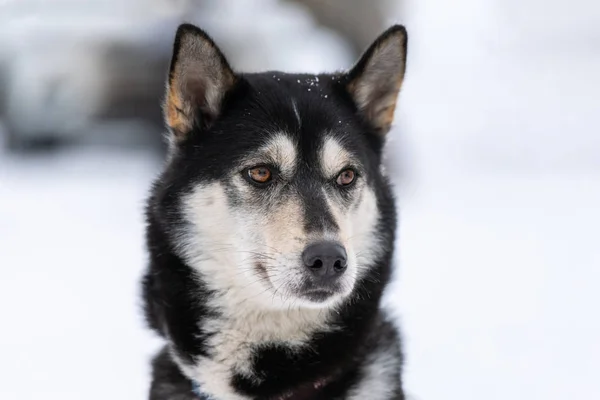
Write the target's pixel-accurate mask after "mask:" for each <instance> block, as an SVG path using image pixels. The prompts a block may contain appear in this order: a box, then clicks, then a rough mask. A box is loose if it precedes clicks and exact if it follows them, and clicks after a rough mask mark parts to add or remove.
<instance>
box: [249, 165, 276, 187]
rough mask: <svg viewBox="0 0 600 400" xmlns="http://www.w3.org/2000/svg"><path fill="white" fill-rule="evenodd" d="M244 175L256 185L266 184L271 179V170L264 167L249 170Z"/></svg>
mask: <svg viewBox="0 0 600 400" xmlns="http://www.w3.org/2000/svg"><path fill="white" fill-rule="evenodd" d="M246 174H247V176H248V178H249V179H250V180H251V181H253V182H256V183H268V182H269V181H270V180H271V179H272V178H273V174H272V173H271V170H270V169H269V168H268V167H265V166H258V167H253V168H249V169H247V170H246Z"/></svg>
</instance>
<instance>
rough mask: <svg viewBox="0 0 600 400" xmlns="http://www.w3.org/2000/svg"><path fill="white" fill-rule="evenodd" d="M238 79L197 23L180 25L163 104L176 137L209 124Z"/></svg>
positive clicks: (184, 135)
mask: <svg viewBox="0 0 600 400" xmlns="http://www.w3.org/2000/svg"><path fill="white" fill-rule="evenodd" d="M235 82H236V75H235V74H234V72H233V71H232V69H231V68H230V67H229V64H228V63H227V60H226V59H225V56H223V53H221V51H220V50H219V48H218V47H217V46H216V45H215V43H214V42H213V40H212V39H211V38H210V37H209V36H208V35H207V34H206V33H205V32H204V31H202V30H201V29H199V28H197V27H195V26H194V25H190V24H183V25H180V26H179V28H178V29H177V34H176V35H175V45H174V49H173V58H172V59H171V67H170V68H169V76H168V81H167V93H166V96H165V97H166V98H165V102H164V106H163V112H164V116H165V122H166V124H167V126H168V127H169V129H170V130H171V133H172V135H173V136H174V137H175V139H176V140H182V139H184V138H185V137H186V136H187V135H188V134H189V133H190V131H191V130H192V129H193V128H200V129H203V128H206V127H208V126H209V125H210V123H211V122H212V121H214V120H215V118H217V116H218V115H219V113H220V109H221V105H222V101H223V97H224V96H225V94H226V93H227V91H228V90H229V89H231V88H232V87H233V85H234V84H235Z"/></svg>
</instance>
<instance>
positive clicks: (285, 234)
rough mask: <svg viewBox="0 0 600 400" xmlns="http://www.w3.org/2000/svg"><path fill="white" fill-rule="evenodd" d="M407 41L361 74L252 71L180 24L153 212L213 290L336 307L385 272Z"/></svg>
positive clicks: (393, 37) (273, 302) (400, 37)
mask: <svg viewBox="0 0 600 400" xmlns="http://www.w3.org/2000/svg"><path fill="white" fill-rule="evenodd" d="M406 40H407V37H406V32H405V30H404V28H403V27H401V26H394V27H392V28H390V29H389V30H388V31H386V32H385V33H384V34H383V35H382V36H380V37H379V38H378V39H377V40H376V41H375V42H374V43H373V44H372V45H371V47H370V48H369V49H368V50H367V51H366V52H365V54H364V55H363V56H362V57H361V59H360V60H359V61H358V63H357V64H356V65H355V66H354V67H353V68H352V69H351V70H350V71H349V72H344V73H335V74H319V75H307V74H286V73H281V72H266V73H259V74H240V73H236V72H234V71H233V70H232V69H231V68H230V66H229V65H228V63H227V60H226V58H225V57H224V56H223V54H222V53H221V51H220V50H219V49H218V48H217V46H216V45H215V43H214V42H213V41H212V40H211V39H210V38H209V37H208V36H207V35H206V34H205V33H204V32H203V31H201V30H200V29H198V28H196V27H194V26H192V25H182V26H181V27H180V28H179V30H178V32H177V35H176V39H175V49H174V55H173V59H172V62H171V67H170V71H169V77H168V82H167V93H166V99H165V103H164V114H165V120H166V124H167V126H168V128H169V134H168V137H169V142H170V150H169V157H168V162H167V166H166V168H165V171H164V172H163V174H162V176H161V178H160V179H159V180H158V181H157V183H156V185H155V191H154V196H153V202H152V203H151V212H152V213H153V214H154V215H155V219H156V220H157V221H159V223H160V224H161V226H162V228H163V230H165V231H166V232H167V236H168V240H169V242H170V243H169V244H170V246H171V247H172V248H173V251H174V252H175V253H176V254H177V255H178V256H180V257H181V258H182V259H183V260H184V261H185V263H186V264H187V265H189V266H190V267H191V268H192V269H193V270H194V271H195V273H197V275H198V277H199V279H201V280H202V281H203V283H204V284H205V285H206V286H208V287H209V288H210V289H211V290H214V291H218V292H220V293H223V294H224V295H227V296H228V297H229V298H231V299H233V301H236V302H238V303H239V304H241V303H246V304H249V303H256V304H258V305H260V306H261V307H266V308H269V307H271V308H281V307H286V308H288V307H294V306H301V307H328V306H332V305H335V304H337V303H339V302H340V301H341V300H342V299H344V298H347V297H348V296H349V295H350V294H351V293H352V292H353V290H355V287H356V284H357V282H358V281H359V280H360V279H361V277H364V276H365V275H366V274H367V273H368V272H369V270H370V269H372V268H374V266H375V264H376V263H377V261H378V260H379V257H381V255H382V253H383V252H384V251H385V249H384V248H385V247H386V246H387V247H389V246H390V245H391V243H389V242H390V241H391V240H390V239H389V238H390V237H393V225H394V213H393V205H390V204H389V203H391V201H390V195H389V188H388V184H387V181H386V179H385V178H384V177H383V175H382V166H381V153H382V147H383V143H384V141H385V135H386V134H387V132H388V130H389V129H390V125H391V123H392V119H393V115H394V108H395V104H396V98H397V95H398V92H399V90H400V87H401V85H402V80H403V76H404V70H405V59H406ZM384 198H385V199H384ZM385 218H390V221H388V222H389V223H388V224H386V223H385V222H386V221H384V220H385ZM384 225H387V226H391V228H383V226H384Z"/></svg>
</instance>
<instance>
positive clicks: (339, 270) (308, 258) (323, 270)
mask: <svg viewBox="0 0 600 400" xmlns="http://www.w3.org/2000/svg"><path fill="white" fill-rule="evenodd" d="M302 261H304V265H305V266H306V268H307V269H308V270H309V271H310V272H311V273H312V274H313V275H314V276H315V277H316V278H318V279H322V280H328V279H334V278H337V277H339V276H341V275H342V274H343V273H344V271H345V270H346V267H347V266H348V256H347V254H346V249H344V246H342V245H341V244H339V243H337V242H318V243H313V244H311V245H309V246H307V247H306V248H305V249H304V251H303V252H302Z"/></svg>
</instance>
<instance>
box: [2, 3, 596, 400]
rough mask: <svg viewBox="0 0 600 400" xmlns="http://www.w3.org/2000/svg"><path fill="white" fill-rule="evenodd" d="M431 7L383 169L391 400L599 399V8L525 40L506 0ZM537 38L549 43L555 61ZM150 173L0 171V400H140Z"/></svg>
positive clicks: (548, 21) (115, 154)
mask: <svg viewBox="0 0 600 400" xmlns="http://www.w3.org/2000/svg"><path fill="white" fill-rule="evenodd" d="M536 1H538V0H535V1H534V0H527V2H526V3H528V4H529V7H530V9H531V10H537V9H538V8H534V7H533V6H532V4H533V5H536V4H538V3H539V1H538V2H537V3H536ZM263 2H264V1H263ZM580 2H581V1H580ZM448 4H449V3H448V2H444V1H442V0H427V1H422V2H421V1H420V2H418V3H417V2H413V3H412V8H408V10H409V15H410V18H408V19H407V20H406V23H407V25H408V28H409V32H410V34H411V48H410V49H411V53H410V58H409V60H410V63H409V68H408V75H407V81H406V84H405V87H404V92H403V94H402V97H401V100H400V102H399V109H398V118H397V125H398V128H399V129H398V130H396V131H395V132H393V133H392V140H391V143H390V145H391V148H390V151H389V157H390V165H391V166H392V168H389V169H388V170H389V171H390V174H391V175H392V177H394V178H395V179H396V180H397V181H399V182H398V192H399V203H400V205H401V224H400V226H401V228H400V238H399V241H398V250H399V252H398V261H399V266H400V269H399V274H398V278H399V279H398V281H397V282H396V283H395V285H394V286H393V287H392V288H391V290H390V292H389V293H388V294H389V297H388V300H389V302H390V303H391V304H392V305H393V307H394V308H395V310H396V313H397V314H398V315H399V318H400V319H401V322H402V329H403V332H404V338H405V353H406V357H407V363H406V374H405V381H406V389H407V391H408V393H409V395H410V398H412V399H417V400H438V399H440V400H441V399H449V398H450V399H454V398H457V399H458V398H460V399H462V400H481V399H486V400H494V399H513V400H531V399H545V400H562V399H565V398H567V399H582V400H584V399H585V400H587V399H598V398H600V380H599V379H598V377H597V375H598V372H597V371H600V340H599V339H598V338H600V316H599V315H600V313H598V304H600V292H599V291H598V289H597V287H598V282H600V244H599V243H600V157H599V156H598V155H599V154H600V139H599V138H600V136H599V135H598V132H600V120H599V113H598V112H597V104H598V101H597V100H595V99H597V98H598V97H597V93H595V91H596V89H597V88H598V87H600V75H598V74H597V73H596V72H595V71H598V70H599V69H598V67H600V55H599V54H597V52H593V51H592V49H593V46H594V43H596V42H594V41H593V37H597V36H594V35H593V34H590V32H592V33H594V32H595V35H597V34H598V26H600V25H599V24H597V23H596V24H595V25H594V24H590V23H587V22H586V21H591V17H590V15H598V14H597V11H598V10H599V9H600V7H598V6H595V8H594V7H592V4H591V3H590V6H589V7H588V9H584V8H582V7H579V8H578V9H577V10H578V13H579V14H581V18H580V19H577V18H576V17H575V16H573V15H570V16H569V18H567V19H566V20H565V19H563V18H562V15H561V13H560V12H557V11H556V7H554V8H550V9H551V10H555V11H554V13H552V14H548V15H546V18H537V19H536V20H535V23H532V26H528V25H527V23H526V21H525V22H523V17H522V16H519V18H516V19H515V18H513V17H512V15H514V10H515V9H517V8H518V7H517V4H522V3H517V2H516V1H514V0H512V1H511V2H500V1H491V0H489V1H485V2H481V1H475V0H461V1H458V2H453V3H452V6H449V5H448ZM504 4H509V5H511V6H510V7H513V8H512V11H511V8H510V7H509V6H508V5H507V6H503V5H504ZM544 4H546V3H544ZM503 7H506V8H503ZM539 7H541V9H546V7H545V6H544V5H541V6H539ZM269 12H273V10H270V11H269ZM565 14H569V13H568V12H565ZM393 15H394V13H390V16H391V17H392V16H393ZM236 18H238V17H236ZM240 18H241V17H240ZM302 18H305V16H304V14H303V17H302ZM397 20H398V18H395V19H394V21H397ZM402 20H403V21H404V19H402ZM569 21H570V22H569ZM596 21H598V20H597V19H596ZM390 22H392V21H390ZM513 22H514V24H516V25H514V29H511V26H512V25H510V24H511V23H513ZM519 23H521V25H519ZM586 23H587V25H586ZM536 24H537V25H536ZM569 24H570V25H569ZM298 25H299V26H300V25H302V24H298ZM305 25H306V24H305ZM302 26H304V25H302ZM544 26H558V27H561V31H560V34H561V38H562V39H561V40H562V42H561V43H563V44H562V45H561V47H560V48H554V47H552V46H551V45H550V44H548V40H549V39H552V40H553V39H555V34H554V32H553V31H552V30H550V29H543V27H544ZM500 28H502V29H500ZM263 29H265V30H267V31H269V29H271V28H263ZM304 29H314V27H313V26H312V25H310V24H308V25H306V26H304ZM515 30H516V31H517V32H518V33H520V34H521V33H522V36H519V35H517V34H515V33H514V31H515ZM505 31H508V33H507V34H506V35H501V34H500V32H505ZM515 35H516V36H515ZM544 35H548V36H544ZM298 37H302V35H299V36H298ZM516 38H517V39H521V40H516ZM282 40H285V39H282ZM565 43H566V44H565ZM281 45H282V44H281V43H279V45H278V46H275V44H273V47H278V48H279V49H281V48H282V46H281ZM315 47H318V46H315ZM273 54H284V53H276V52H274V53H273ZM314 54H327V44H323V45H322V47H321V48H320V49H319V50H315V53H314ZM317 61H318V59H316V58H311V60H309V61H308V63H309V64H310V66H311V67H313V66H315V65H316V64H315V63H316V62H317ZM273 62H276V61H273ZM282 62H283V61H282ZM328 62H331V60H330V61H328ZM294 63H295V64H294V65H296V66H300V65H301V64H300V63H299V62H298V61H297V59H294ZM340 123H341V121H340ZM399 155H402V156H404V157H405V158H404V159H405V160H406V161H405V162H404V163H402V165H400V162H399V161H398V156H399ZM400 166H402V167H405V169H403V170H402V174H400V173H399V170H398V169H397V168H398V167H400ZM159 168H160V161H158V160H156V159H153V158H152V157H151V156H149V155H147V154H143V153H138V152H135V151H125V150H120V151H118V150H115V149H106V148H94V149H90V150H85V151H75V150H67V151H63V152H61V153H59V154H57V155H55V156H36V157H35V158H20V157H17V156H14V155H9V154H6V153H4V154H2V153H0V271H1V272H2V278H1V279H0V315H2V324H1V326H0V338H1V340H0V376H2V377H3V378H2V384H0V399H10V400H13V399H15V400H34V399H35V400H38V399H49V400H50V399H61V400H80V399H82V398H85V399H90V400H94V399H98V400H100V399H102V400H105V399H128V400H136V399H138V400H142V399H145V398H146V390H147V385H148V378H149V377H148V372H149V369H148V359H149V357H150V356H151V354H152V353H153V351H155V349H156V348H157V346H158V345H159V343H160V342H159V341H158V340H157V339H156V338H154V337H153V336H152V335H151V334H150V333H149V332H148V331H147V330H146V329H145V328H144V325H143V320H142V316H141V312H140V307H139V293H138V287H139V282H138V281H139V277H140V274H141V272H142V270H143V268H144V263H145V259H146V255H145V252H144V245H143V215H142V213H143V199H144V197H145V196H146V193H147V190H148V186H149V183H150V181H151V179H152V178H153V176H154V175H155V173H156V172H157V171H158V170H159Z"/></svg>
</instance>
